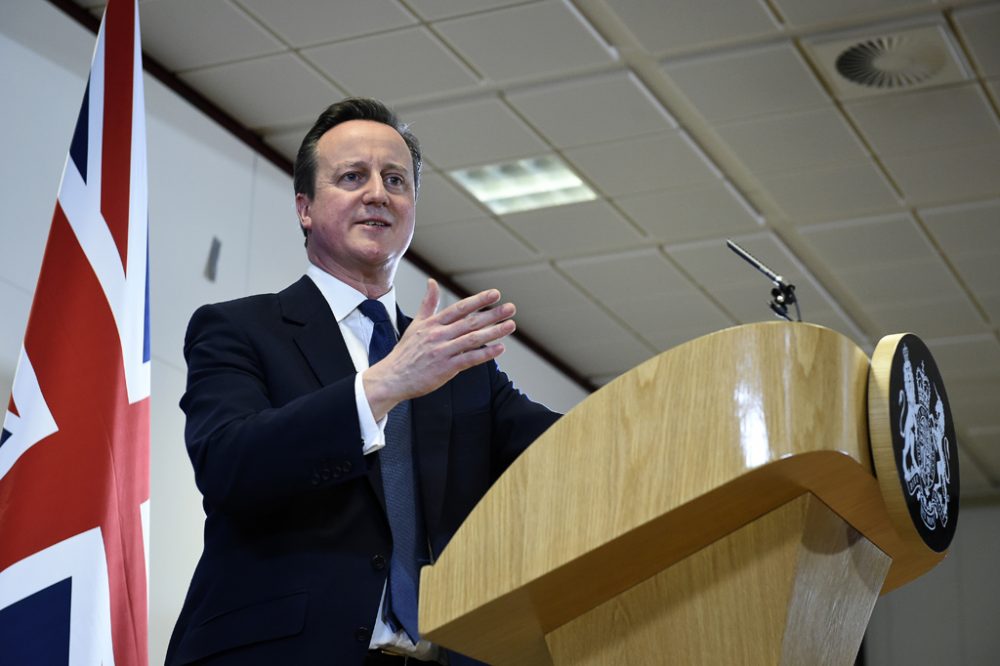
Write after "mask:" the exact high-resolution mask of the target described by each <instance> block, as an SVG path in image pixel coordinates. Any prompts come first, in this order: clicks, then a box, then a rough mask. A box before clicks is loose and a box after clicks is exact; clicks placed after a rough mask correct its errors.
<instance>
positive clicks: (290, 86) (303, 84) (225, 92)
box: [181, 53, 344, 127]
mask: <svg viewBox="0 0 1000 666" xmlns="http://www.w3.org/2000/svg"><path fill="white" fill-rule="evenodd" d="M181 79H183V80H184V81H185V82H187V83H189V84H191V85H192V86H193V87H194V88H195V89H197V90H202V91H206V93H207V92H208V91H211V93H210V94H211V98H212V99H213V100H214V101H215V102H216V103H217V104H220V105H222V106H223V107H225V108H227V109H229V111H230V113H232V114H233V115H234V116H235V117H236V119H237V120H239V121H240V122H242V123H243V124H245V125H248V126H249V127H262V126H267V125H277V124H282V125H287V124H289V123H295V122H306V123H312V122H313V121H314V120H315V119H316V116H318V115H319V113H320V112H321V111H322V110H323V109H325V108H326V107H327V106H329V105H330V103H331V102H333V101H335V100H337V99H340V98H341V97H343V96H344V93H343V91H341V90H338V89H337V88H336V87H335V86H334V85H332V84H331V83H330V82H328V81H326V80H325V79H323V78H322V77H321V76H319V75H318V74H316V72H314V71H313V70H312V69H310V68H309V67H308V66H307V65H306V64H305V63H303V62H302V61H301V60H300V59H299V58H298V57H296V56H294V55H291V54H288V53H284V54H279V55H273V56H265V57H263V58H257V59H255V60H244V61H242V62H237V63H232V64H228V65H219V66H217V67H209V68H207V69H200V70H197V71H194V72H188V73H187V74H181ZM264 89H266V90H267V94H262V90H264Z"/></svg>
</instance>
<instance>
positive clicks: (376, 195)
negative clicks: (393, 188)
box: [364, 178, 389, 205]
mask: <svg viewBox="0 0 1000 666" xmlns="http://www.w3.org/2000/svg"><path fill="white" fill-rule="evenodd" d="M388 201H389V195H388V193H387V192H386V191H385V183H383V182H382V179H381V178H372V179H371V180H370V181H369V182H368V186H367V187H366V188H365V196H364V202H365V203H366V204H371V205H384V204H386V203H388Z"/></svg>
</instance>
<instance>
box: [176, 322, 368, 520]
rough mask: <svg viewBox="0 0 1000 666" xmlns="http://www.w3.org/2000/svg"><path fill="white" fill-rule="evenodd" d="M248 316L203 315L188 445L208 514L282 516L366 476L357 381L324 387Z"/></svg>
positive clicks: (194, 348)
mask: <svg viewBox="0 0 1000 666" xmlns="http://www.w3.org/2000/svg"><path fill="white" fill-rule="evenodd" d="M242 314H243V313H241V312H239V311H234V310H233V309H232V308H224V307H222V306H217V305H215V306H204V307H202V308H200V309H199V310H198V311H197V312H195V314H194V316H193V317H192V319H191V323H190V325H189V327H188V333H187V337H186V341H185V346H184V353H185V358H186V359H187V363H188V385H187V391H186V393H185V395H184V397H183V398H182V399H181V408H182V409H183V410H184V412H185V414H186V415H187V424H186V427H185V440H186V442H187V448H188V454H189V455H190V457H191V461H192V464H193V466H194V471H195V481H196V483H197V485H198V488H199V490H200V491H201V492H202V494H203V496H204V499H205V503H206V509H207V508H208V507H217V508H219V509H222V510H224V511H229V512H241V511H249V512H255V511H261V510H266V509H267V508H269V507H270V508H277V507H278V506H280V505H282V504H284V503H285V502H288V501H292V500H297V499H303V498H307V497H308V496H309V495H312V494H317V493H321V492H324V491H325V490H327V489H328V488H330V487H331V486H335V485H337V484H341V483H344V482H346V481H349V480H352V479H354V478H357V477H359V476H362V475H364V474H365V473H366V466H365V463H364V460H363V455H362V443H361V433H360V428H359V424H358V415H357V410H356V405H355V395H354V374H353V373H352V374H349V375H346V376H344V377H342V378H341V379H338V380H337V381H335V382H333V383H331V384H328V385H326V386H320V384H319V382H318V380H316V378H315V377H314V376H312V375H311V373H309V372H308V371H306V372H303V369H302V367H301V366H300V365H296V362H299V363H301V361H300V360H299V354H298V353H297V350H295V349H294V343H293V342H292V341H291V340H287V339H282V338H281V337H280V336H279V335H278V334H276V333H275V334H273V335H270V334H269V333H268V332H267V331H266V330H265V331H263V332H261V331H258V330H257V329H255V328H253V327H252V322H248V321H246V318H245V317H243V316H241V315H242Z"/></svg>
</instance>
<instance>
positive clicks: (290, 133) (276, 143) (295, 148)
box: [264, 108, 323, 162]
mask: <svg viewBox="0 0 1000 666" xmlns="http://www.w3.org/2000/svg"><path fill="white" fill-rule="evenodd" d="M322 110H323V109H322V108H318V109H316V114H315V115H316V116H317V117H318V116H319V114H320V112H321V111H322ZM313 120H315V118H313V119H312V120H310V121H309V122H308V123H303V124H302V125H300V126H298V127H296V128H294V129H291V130H282V131H280V132H273V133H265V134H264V141H265V142H266V143H267V144H268V145H270V146H271V147H272V148H274V149H275V150H277V151H278V152H279V153H281V154H282V155H284V156H285V157H286V158H288V159H289V160H291V161H293V162H294V161H295V155H296V153H298V152H299V145H300V144H301V143H302V139H303V138H304V137H305V135H306V132H308V131H309V127H310V126H311V125H312V121H313Z"/></svg>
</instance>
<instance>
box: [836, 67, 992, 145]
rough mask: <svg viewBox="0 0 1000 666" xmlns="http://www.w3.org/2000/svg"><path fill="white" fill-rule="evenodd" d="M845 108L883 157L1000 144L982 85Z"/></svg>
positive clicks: (880, 99) (869, 101)
mask: <svg viewBox="0 0 1000 666" xmlns="http://www.w3.org/2000/svg"><path fill="white" fill-rule="evenodd" d="M845 108H846V109H847V112H848V113H849V114H850V116H851V117H852V118H853V119H854V122H855V124H856V125H857V126H858V128H859V129H860V130H861V132H862V133H863V134H864V136H865V138H866V140H867V141H868V142H869V144H870V145H871V146H872V147H873V148H874V149H875V151H876V152H878V153H879V154H881V155H904V154H909V153H918V152H924V151H929V150H935V149H938V148H949V147H951V146H955V145H960V144H977V143H983V142H996V141H997V140H1000V123H998V122H997V117H996V114H995V113H994V112H993V110H992V109H991V108H990V105H989V101H988V100H987V99H986V97H985V95H983V92H982V90H981V89H980V87H979V85H978V84H968V85H962V86H958V87H954V88H932V89H929V90H918V91H916V92H913V93H909V94H905V95H904V94H900V95H888V96H884V97H875V98H871V99H866V100H862V101H855V102H849V103H847V104H845Z"/></svg>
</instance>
